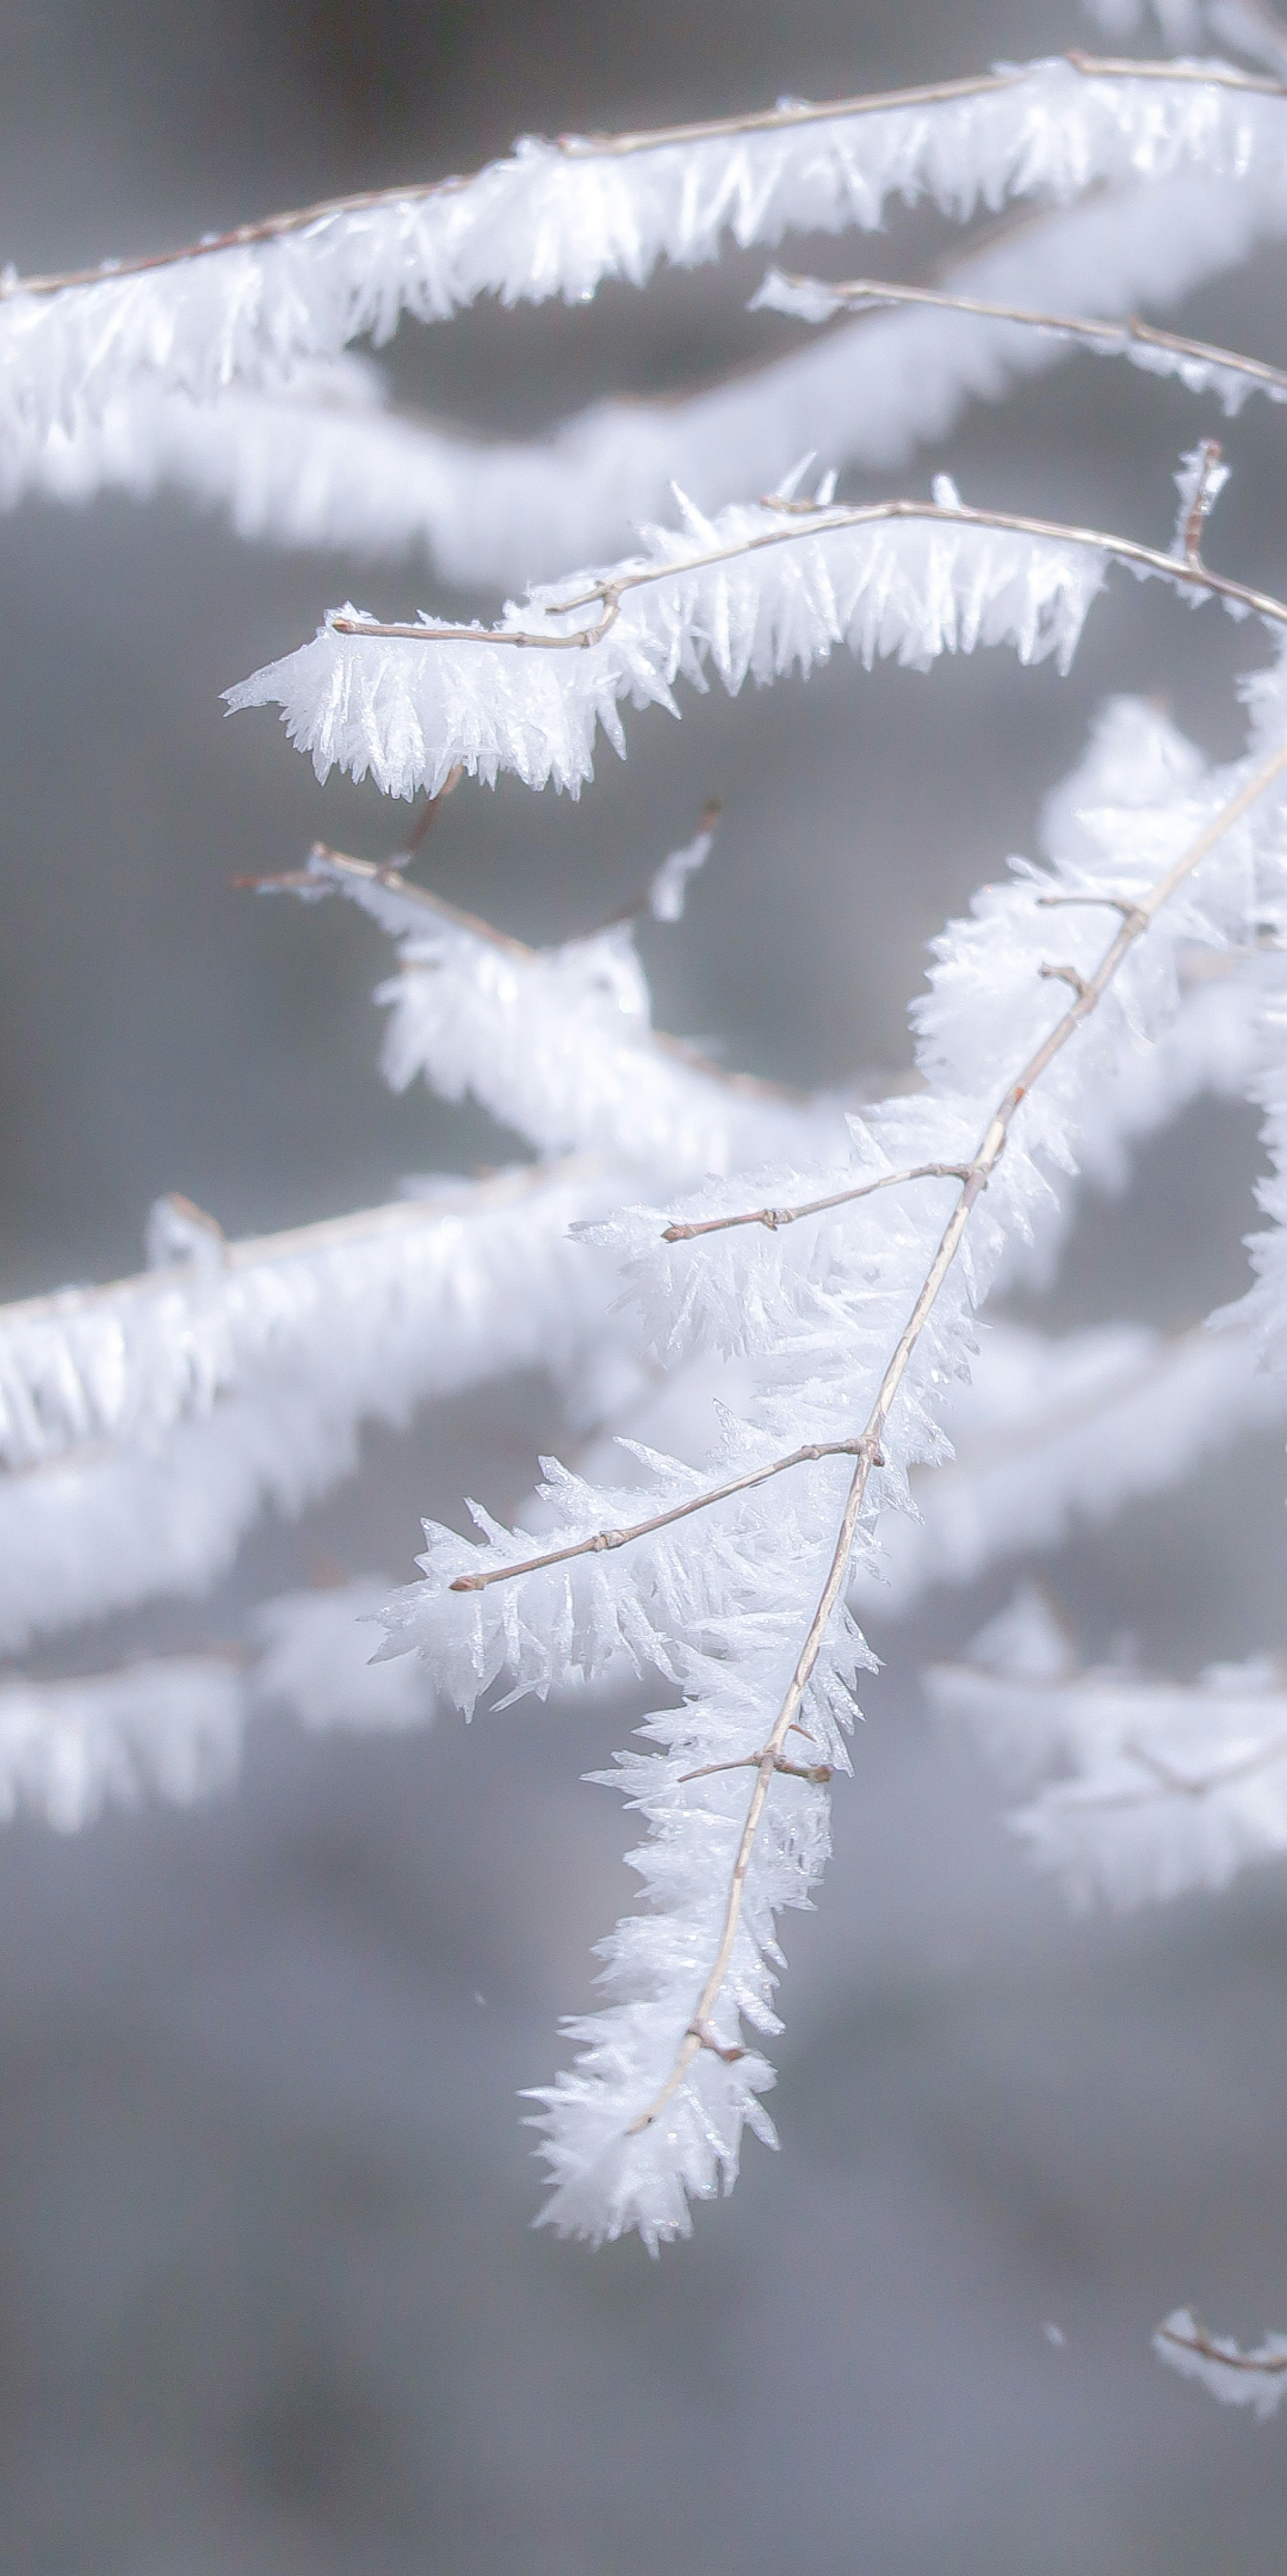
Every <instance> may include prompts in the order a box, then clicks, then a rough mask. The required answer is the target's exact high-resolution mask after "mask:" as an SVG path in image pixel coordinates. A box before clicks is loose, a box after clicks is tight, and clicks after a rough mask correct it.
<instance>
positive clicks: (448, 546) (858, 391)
mask: <svg viewBox="0 0 1287 2576" xmlns="http://www.w3.org/2000/svg"><path fill="white" fill-rule="evenodd" d="M1285 229H1287V187H1285V186H1284V184H1283V182H1282V179H1281V177H1280V176H1279V175H1278V174H1276V173H1275V174H1274V175H1273V176H1272V177H1271V176H1269V175H1266V177H1265V178H1264V180H1263V182H1261V183H1260V184H1257V185H1253V184H1252V183H1251V182H1250V181H1246V180H1236V181H1235V180H1229V179H1223V180H1222V179H1214V178H1210V177H1208V176H1205V175H1195V174H1194V173H1192V172H1188V171H1185V172H1183V173H1181V174H1180V175H1178V176H1176V177H1174V178H1170V179H1165V180H1162V181H1160V182H1157V183H1155V184H1153V185H1150V186H1144V187H1132V188H1128V189H1126V190H1125V191H1124V192H1123V193H1122V194H1120V195H1116V196H1108V197H1096V196H1091V197H1090V198H1089V199H1088V200H1087V202H1086V203H1084V204H1079V205H1074V206H1069V207H1061V208H1057V209H1055V210H1054V211H1052V212H1050V213H1046V214H1043V215H1037V216H1034V217H1033V218H1032V220H1031V222H1030V223H1029V224H1027V225H1025V226H1024V227H1023V228H1022V230H1021V231H1020V232H1019V233H1018V234H1017V235H1016V236H1015V238H1013V239H1010V240H1006V239H1002V240H1001V241H999V242H997V243H995V244H993V245H992V246H991V247H990V248H985V249H984V250H982V251H980V252H975V253H974V254H973V255H972V256H971V257H969V258H967V259H965V260H963V261H961V262H960V263H958V264H957V265H956V266H954V267H953V268H952V269H951V270H950V271H949V272H948V275H947V277H946V279H945V284H946V286H947V287H948V288H950V290H951V291H952V292H954V293H957V294H961V295H969V296H974V297H977V298H979V299H980V300H983V301H992V302H995V303H1002V304H1005V303H1009V304H1018V305H1027V306H1032V305H1042V306H1046V307H1052V306H1053V307H1054V308H1056V309H1057V310H1059V311H1061V312H1071V313H1081V312H1085V311H1093V312H1094V313H1096V314H1099V315H1103V316H1105V317H1107V318H1108V321H1109V322H1110V323H1111V317H1113V316H1120V317H1122V318H1123V319H1125V318H1126V317H1129V316H1130V315H1132V314H1134V313H1137V312H1139V311H1141V310H1142V309H1144V308H1145V307H1153V306H1157V305H1161V306H1169V305H1171V304H1173V303H1174V302H1175V300H1176V299H1177V297H1179V296H1180V295H1183V294H1186V293H1188V292H1189V291H1190V290H1191V289H1192V288H1193V287H1194V286H1196V285H1198V284H1199V283H1200V282H1201V281H1202V280H1203V279H1205V278H1208V277H1212V276H1217V275H1220V274H1222V273H1223V272H1224V271H1226V270H1228V269H1230V268H1233V267H1236V265H1237V264H1238V262H1239V261H1241V260H1243V259H1245V258H1246V257H1247V255H1248V253H1249V252H1250V251H1251V250H1252V249H1253V248H1254V247H1255V246H1256V244H1257V243H1258V242H1259V241H1262V240H1265V239H1273V238H1276V237H1278V236H1280V235H1281V234H1282V232H1283V231H1284V230H1285ZM761 300H763V301H764V302H772V301H773V300H774V298H773V296H772V295H771V294H770V295H766V296H764V297H763V298H762V299H761ZM830 305H831V299H828V305H827V309H828V310H829V309H830ZM792 309H794V310H803V309H804V308H803V307H800V306H798V305H795V306H793V307H792ZM821 311H822V308H821V307H820V306H819V305H818V304H817V300H816V295H815V298H814V299H812V300H811V301H810V302H809V305H808V310H807V316H806V318H809V319H813V318H821ZM1103 346H1104V348H1105V349H1106V350H1109V349H1112V348H1115V347H1123V346H1124V353H1125V354H1126V355H1127V356H1129V357H1130V358H1131V359H1132V360H1133V362H1134V363H1135V364H1136V365H1138V366H1142V367H1145V368H1149V369H1151V370H1154V371H1156V372H1161V373H1176V374H1178V375H1179V377H1180V379H1181V381H1182V382H1183V383H1184V384H1185V385H1186V386H1188V388H1189V390H1190V391H1193V392H1199V391H1202V390H1204V389H1205V388H1206V387H1207V386H1208V385H1209V386H1210V387H1211V388H1212V389H1214V390H1215V391H1216V392H1217V393H1218V394H1219V395H1220V397H1221V399H1222V400H1223V401H1224V403H1225V405H1226V408H1228V409H1230V410H1236V409H1237V408H1238V407H1239V406H1240V404H1241V403H1242V401H1243V400H1244V399H1245V398H1246V396H1247V393H1248V391H1249V390H1250V385H1249V380H1248V378H1247V377H1246V376H1242V375H1237V374H1230V373H1229V371H1228V370H1221V369H1219V368H1218V367H1214V366H1212V365H1210V364H1209V363H1203V362H1199V361H1196V360H1193V359H1190V358H1185V359H1181V358H1178V357H1175V356H1174V355H1173V354H1172V353H1168V352H1166V351H1157V350H1153V349H1151V348H1150V347H1149V344H1148V343H1146V342H1142V341H1132V342H1130V343H1129V344H1124V343H1123V341H1122V338H1121V335H1120V334H1119V335H1118V337H1117V339H1114V337H1113V335H1112V331H1111V328H1106V332H1105V337H1104V341H1103ZM1068 351H1069V344H1068V343H1067V342H1066V341H1063V340H1060V339H1059V338H1058V336H1057V335H1055V334H1052V333H1050V332H1038V331H1032V330H1025V329H1023V328H1020V327H1016V325H1015V324H1013V323H1010V322H992V321H988V320H986V319H981V318H980V317H978V316H977V315H967V314H960V313H951V312H943V311H934V310H925V309H922V310H919V311H917V310H905V311H902V312H879V311H874V312H872V313H870V314H867V315H864V316H863V317H862V318H861V319H860V320H857V321H849V322H847V323H841V324H838V325H837V326H836V327H835V328H833V329H832V330H831V331H828V332H827V333H825V334H823V335H822V336H821V337H820V338H818V339H817V340H816V341H814V342H812V343H810V344H806V345H805V346H804V347H803V348H801V349H799V350H795V351H793V352H792V353H791V354H790V355H789V356H787V357H783V358H778V359H774V360H772V361H771V362H769V363H768V364H766V365H765V366H763V367H762V368H761V369H760V370H759V371H758V373H756V374H754V375H750V376H748V375H745V374H743V375H739V376H738V377H737V379H736V380H735V381H734V382H732V383H729V384H722V385H716V386H714V387H713V388H711V389H710V390H707V391H703V392H701V393H698V394H694V395H690V396H688V397H687V398H685V399H683V400H678V401H677V400H674V399H671V400H669V401H666V402H648V401H638V402H630V401H625V400H620V399H618V400H615V401H610V402H604V403H599V404H596V405H595V406H594V407H593V409H591V410H590V411H587V412H585V413H583V414H581V415H580V417H579V418H576V419H573V420H571V421H568V422H567V423H565V424H564V426H563V427H562V428H561V429H559V430H558V431H557V432H556V433H555V434H554V436H553V437H552V438H549V439H542V440H540V441H536V442H532V443H530V444H520V443H518V442H513V441H505V440H495V441H490V440H489V441H484V442H481V443H480V442H477V441H474V440H472V439H469V438H467V437H465V436H464V435H463V434H461V433H459V432H452V431H450V430H448V429H445V428H441V427H439V426H438V425H436V424H435V423H433V422H429V421H419V420H415V419H411V418H407V417H404V416H403V415H401V414H399V413H396V412H390V411H388V410H387V409H385V408H384V401H383V393H382V387H381V380H380V375H379V371H378V369H377V368H376V367H374V366H372V365H371V364H370V363H368V362H364V361H360V360H358V359H357V358H354V357H346V358H343V359H340V360H338V361H336V362H335V363H334V364H333V365H330V366H320V365H319V366H314V367H312V368H307V367H304V368H300V369H298V370H297V371H296V373H295V374H294V375H293V376H292V378H291V380H290V382H289V384H287V385H285V386H283V387H280V388H275V387H266V386H265V387H257V386H253V385H252V386H234V387H233V388H231V389H230V391H229V392H227V393H226V394H224V395H223V396H221V397H220V398H219V399H218V400H217V401H213V402H210V403H197V402H193V401H192V400H191V399H190V398H189V397H188V396H187V395H185V394H172V393H166V392H165V391H164V390H163V389H159V388H157V387H156V386H155V385H152V384H150V383H144V384H141V385H138V386H136V387H134V388H133V389H132V390H131V391H130V392H127V393H124V394H121V395H118V396H116V397H114V399H113V400H112V401H111V402H110V403H108V404H107V405H106V406H105V407H104V409H103V411H102V413H101V415H95V416H92V417H91V416H84V417H80V418H78V419H77V421H76V424H75V426H74V427H72V428H67V427H65V426H63V425H62V424H61V423H57V422H56V423H54V424H53V426H52V427H50V428H49V429H48V430H47V431H46V430H45V429H44V428H43V426H42V425H40V424H38V423H34V424H32V425H31V427H30V429H29V431H28V433H27V436H26V439H25V443H24V441H23V440H21V439H19V438H18V437H17V435H16V433H15V435H14V436H13V437H12V438H11V439H10V441H9V443H8V445H7V446H4V445H0V503H3V504H5V505H6V506H12V505H13V504H14V503H16V502H17V501H18V500H19V499H20V498H21V497H22V495H23V494H24V493H25V492H28V491H38V492H41V493H43V494H44V495H45V496H46V497H47V498H49V499H52V500H57V501H62V502H64V503H74V502H82V501H85V500H86V499H88V498H89V496H90V495H91V494H92V493H94V492H97V491H99V490H103V489H110V490H119V491H124V492H127V493H129V494H130V495H131V496H132V497H133V498H135V499H137V500H145V499H147V498H148V497H149V496H150V495H151V494H152V493H153V492H155V491H157V490H159V489H162V488H171V487H172V488H177V489H178V490H180V491H183V492H185V493H187V494H188V495H189V497H190V498H191V499H192V500H194V501H196V502H197V503H198V504H201V505H205V506H210V507H217V508H219V509H221V510H224V511H226V513H227V515H228V517H229V519H230V521H231V524H232V526H233V528H234V529H235V530H236V532H237V534H238V535H239V536H241V537H245V538H248V539H254V540H257V541H260V542H266V543H269V544H273V545H282V546H314V547H337V548H345V549H348V550H350V551H352V552H354V553H357V554H361V555H368V556H373V557H381V556H389V555H391V556H397V555H400V554H405V553H411V552H413V551H415V552H421V553H423V554H424V555H425V556H426V557H428V559H429V560H430V561H431V562H433V563H434V564H436V565H437V566H438V568H439V569H440V571H441V572H442V573H444V574H445V575H447V576H448V577H449V578H453V579H455V580H458V581H463V582H474V583H482V582H485V583H489V584H492V583H494V584H496V585H497V586H498V587H500V588H501V589H505V588H508V587H510V586H511V585H512V584H513V583H515V582H516V581H519V580H531V579H538V578H555V577H557V575H558V574H559V572H560V570H561V569H562V567H563V566H564V565H566V564H568V563H576V562H584V561H586V560H587V559H588V558H590V557H592V556H594V555H596V554H612V553H615V552H619V551H620V549H621V548H622V547H623V546H624V545H626V544H628V543H629V541H630V538H631V535H632V533H633V531H634V529H635V528H636V527H637V526H638V525H639V523H640V521H641V520H646V519H652V518H655V517H657V516H659V515H662V514H664V513H665V512H666V510H667V509H668V508H669V506H670V494H671V487H672V484H674V483H678V484H680V485H681V486H682V488H683V489H684V491H686V492H691V493H692V494H693V497H694V499H695V500H696V502H697V503H698V506H699V507H700V508H702V509H704V510H711V509H717V508H719V507H720V506H721V505H722V503H723V502H724V501H726V500H727V498H728V496H729V494H730V492H734V493H737V492H742V493H746V492H768V491H772V490H774V488H775V487H776V486H777V485H778V484H779V483H780V482H781V481H782V479H783V477H784V476H785V475H786V474H787V473H788V472H789V471H790V468H791V467H792V465H793V464H794V463H795V461H796V459H797V458H798V457H799V456H801V455H802V454H803V453H804V451H805V450H806V449H807V448H816V449H817V450H818V451H819V453H821V454H824V455H826V456H829V457H830V458H831V459H832V460H833V462H834V463H835V464H836V465H837V466H840V467H844V466H847V465H852V466H869V467H873V466H892V465H895V464H898V463H901V462H902V461H903V460H904V459H905V458H906V457H907V456H909V455H910V454H911V453H912V452H913V450H914V449H915V448H916V447H917V446H918V445H923V444H924V443H925V442H926V441H927V440H929V439H935V438H940V437H942V436H944V435H945V434H946V433H947V432H948V431H949V430H950V429H951V428H952V427H953V425H954V423H955V421H956V420H957V418H958V417H959V415H960V412H961V411H962V409H963V407H964V406H965V404H966V403H967V402H970V401H983V402H997V401H999V400H1001V399H1002V397H1003V396H1004V395H1005V394H1006V393H1007V392H1008V391H1009V390H1010V388H1011V387H1012V386H1013V385H1014V383H1015V382H1016V381H1021V380H1022V379H1023V378H1024V377H1026V376H1028V375H1032V374H1036V373H1039V372H1041V371H1043V370H1044V369H1046V368H1049V367H1052V366H1055V365H1058V364H1060V363H1061V362H1062V361H1063V359H1064V358H1065V357H1066V356H1067V355H1068ZM1266 389H1267V390H1269V391H1271V392H1272V391H1273V389H1272V388H1266Z"/></svg>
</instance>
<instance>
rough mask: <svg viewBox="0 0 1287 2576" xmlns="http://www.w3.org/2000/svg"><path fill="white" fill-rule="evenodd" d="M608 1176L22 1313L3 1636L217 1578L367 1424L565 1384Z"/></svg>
mask: <svg viewBox="0 0 1287 2576" xmlns="http://www.w3.org/2000/svg"><path fill="white" fill-rule="evenodd" d="M602 1189H603V1184H602V1183H601V1182H600V1181H598V1180H596V1179H595V1177H594V1176H593V1175H592V1174H588V1173H587V1174H582V1175H577V1174H576V1173H575V1172H569V1171H563V1172H560V1171H558V1170H555V1171H553V1172H551V1173H548V1174H544V1175H542V1174H530V1173H516V1174H511V1175H508V1176H506V1177H504V1178H503V1179H501V1180H500V1181H495V1182H485V1183H479V1184H474V1185H470V1184H468V1183H455V1184H451V1185H448V1186H447V1187H445V1188H444V1189H443V1191H442V1196H441V1198H440V1200H439V1201H438V1203H437V1204H434V1203H430V1204H429V1205H425V1204H423V1203H422V1202H416V1203H407V1202H402V1203H399V1204H396V1205H394V1206H392V1207H389V1208H385V1209H376V1210H372V1211H371V1212H370V1213H369V1215H368V1216H367V1217H366V1218H350V1219H343V1220H340V1221H339V1223H338V1224H337V1225H335V1226H333V1227H318V1228H309V1227H304V1228H301V1229H300V1231H299V1232H298V1233H297V1234H296V1235H293V1236H292V1235H284V1236H277V1237H265V1238H263V1239H261V1240H260V1241H259V1242H255V1243H247V1244H230V1245H229V1246H228V1247H227V1253H228V1259H227V1265H226V1267H224V1268H223V1269H221V1270H216V1271H212V1270H210V1269H209V1268H207V1267H204V1266H196V1265H194V1266H193V1267H192V1268H191V1270H177V1269H176V1270H170V1271H167V1272H155V1271H154V1272H151V1273H148V1274H146V1275H144V1276H143V1277H141V1278H138V1279H134V1280H126V1281H122V1282H121V1283H119V1285H118V1286H116V1287H115V1288H112V1289H107V1290H101V1289H100V1290H95V1289H88V1290H86V1289H69V1290H64V1291H63V1292H61V1293H60V1294H58V1295H55V1296H53V1297H49V1298H38V1299H33V1300H31V1301H29V1302H28V1304H26V1305H25V1306H14V1307H9V1308H7V1309H3V1310H0V1443H2V1446H3V1454H4V1457H5V1460H6V1462H7V1464H8V1467H9V1470H10V1472H9V1473H8V1474H7V1475H4V1476H0V1643H3V1645H5V1646H6V1647H13V1646H18V1645H21V1644H23V1643H25V1642H26V1640H27V1639H28V1638H30V1637H31V1636H33V1635H37V1634H41V1633H47V1632H48V1631H50V1630H51V1629H55V1628H58V1627H63V1626H66V1625H68V1624H70V1623H72V1622H74V1621H76V1620H80V1619H85V1618H92V1617H97V1616H99V1615H100V1614H102V1613H104V1612H106V1611H109V1610H116V1609H120V1608H124V1607H126V1606H127V1605H129V1604H132V1603H134V1602H137V1601H141V1600H147V1599H151V1598H154V1597H156V1596H158V1595H161V1594H167V1593H197V1592H202V1591H204V1590H206V1589H207V1588H208V1586H209V1585H210V1584H211V1583H212V1582H213V1581H214V1580H215V1579H216V1577H217V1576H218V1575H220V1574H221V1573H222V1572H223V1571H224V1569H225V1567H226V1566H227V1565H228V1564H229V1563H230V1561H231V1559H232V1557H233V1555H234V1554H235V1552H236V1548H237V1546H238V1544H239V1542H240V1540H241V1538H242V1537H243V1535H244V1533H245V1531H246V1529H247V1528H248V1527H249V1526H250V1524H251V1523H252V1522H253V1521H254V1520H255V1519H256V1518H257V1517H258V1515H259V1514H260V1513H261V1512H262V1511H263V1510H264V1509H265V1508H266V1507H267V1506H270V1505H271V1506H272V1507H274V1508H275V1509H277V1510H279V1511H282V1512H285V1513H289V1514H295V1513H298V1512H300V1511H302V1510H303V1509H304V1507H305V1505H306V1504H308V1503H309V1502H312V1501H314V1500H316V1498H317V1497H318V1496H319V1495H321V1494H322V1493H325V1492H326V1491H327V1490H328V1489H329V1487H331V1486H332V1485H334V1484H336V1483H337V1482H338V1481H339V1479H340V1478H341V1477H342V1476H344V1475H347V1474H349V1473H350V1472H351V1471H352V1469H353V1467H354V1465H355V1464H356V1460H357V1441H358V1434H359V1431H360V1428H361V1426H362V1424H363V1423H365V1422H387V1423H392V1424H401V1423H404V1422H406V1420H407V1419H408V1418H409V1416H410V1414H411V1412H412V1411H413V1409H414V1407H415V1406H416V1405H417V1404H419V1403H422V1402H425V1401H426V1400H428V1399H429V1398H430V1397H433V1396H441V1395H449V1394H454V1393H457V1392H459V1391H460V1390H461V1389H463V1388H465V1387H469V1386H476V1385H480V1384H483V1383H486V1382H487V1381H488V1380H489V1379H492V1378H495V1377H497V1376H501V1375H503V1374H505V1373H506V1372H507V1371H508V1370H511V1369H522V1368H545V1369H550V1370H553V1371H554V1372H555V1374H556V1375H557V1374H559V1373H560V1372H562V1371H565V1370H572V1369H574V1368H575V1367H576V1366H577V1364H578V1355H579V1352H580V1350H581V1349H582V1347H583V1344H584V1340H585V1338H586V1336H587V1335H588V1334H598V1333H599V1332H600V1331H601V1329H602V1316H603V1310H604V1307H605V1305H606V1303H607V1301H608V1296H609V1294H610V1280H609V1278H608V1276H607V1275H606V1274H605V1272H604V1271H603V1269H602V1268H601V1266H600V1264H599V1263H598V1262H597V1261H596V1260H595V1258H594V1256H593V1255H592V1254H591V1253H590V1252H589V1251H588V1250H587V1248H586V1247H585V1246H583V1245H578V1244H573V1243H570V1242H569V1241H568V1227H569V1224H570V1223H571V1222H572V1221H573V1220H574V1219H575V1218H578V1217H581V1216H585V1215H587V1214H589V1213H592V1212H594V1210H595V1209H596V1208H597V1207H599V1206H600V1205H601V1204H602Z"/></svg>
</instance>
